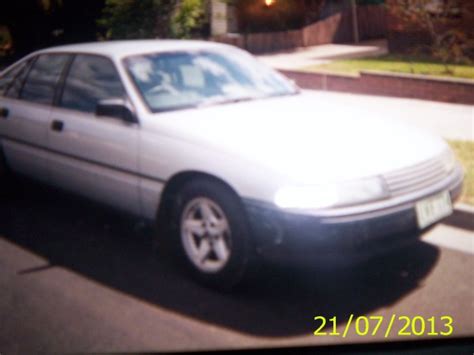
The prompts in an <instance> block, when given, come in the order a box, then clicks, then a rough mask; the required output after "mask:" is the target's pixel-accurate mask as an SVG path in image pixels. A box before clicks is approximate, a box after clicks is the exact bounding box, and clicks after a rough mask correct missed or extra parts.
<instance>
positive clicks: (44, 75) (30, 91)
mask: <svg viewBox="0 0 474 355" xmlns="http://www.w3.org/2000/svg"><path fill="white" fill-rule="evenodd" d="M68 59H69V55H65V54H44V55H40V56H39V57H38V59H37V60H36V61H35V62H34V64H33V67H32V68H31V70H30V72H29V73H28V77H27V79H26V82H25V84H24V86H23V89H22V90H21V95H20V98H21V99H23V100H27V101H31V102H35V103H40V104H45V105H51V104H52V103H53V100H54V94H55V90H56V84H57V83H58V81H59V78H60V77H61V74H62V72H63V69H64V66H65V64H66V62H67V61H68Z"/></svg>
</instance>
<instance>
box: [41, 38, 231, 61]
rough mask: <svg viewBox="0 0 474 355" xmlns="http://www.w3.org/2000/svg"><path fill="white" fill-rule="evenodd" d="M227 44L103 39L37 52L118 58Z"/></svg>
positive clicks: (222, 46) (194, 41)
mask: <svg viewBox="0 0 474 355" xmlns="http://www.w3.org/2000/svg"><path fill="white" fill-rule="evenodd" d="M226 47H228V46H227V45H225V44H220V43H216V42H208V41H197V40H158V39H150V40H128V41H103V42H90V43H80V44H70V45H64V46H58V47H51V48H46V49H43V50H39V51H37V52H35V54H41V53H58V52H60V53H87V54H96V55H105V56H109V57H114V58H117V59H120V58H124V57H127V56H130V55H138V54H144V53H153V52H169V51H183V50H191V51H193V50H199V49H213V48H214V49H216V48H226Z"/></svg>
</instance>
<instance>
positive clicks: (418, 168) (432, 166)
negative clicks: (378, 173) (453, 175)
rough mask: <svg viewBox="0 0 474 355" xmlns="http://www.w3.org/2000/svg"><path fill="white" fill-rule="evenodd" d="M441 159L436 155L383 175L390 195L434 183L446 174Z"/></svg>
mask: <svg viewBox="0 0 474 355" xmlns="http://www.w3.org/2000/svg"><path fill="white" fill-rule="evenodd" d="M448 174H449V172H448V171H446V169H445V166H444V165H443V159H442V158H440V157H436V158H434V159H430V160H428V161H425V162H423V163H421V164H417V165H415V166H411V167H409V168H405V169H400V170H397V171H394V172H391V173H388V174H385V175H384V179H385V182H386V183H387V185H388V189H389V191H390V193H391V195H392V196H400V195H405V194H408V193H410V192H413V191H416V190H421V189H423V188H426V187H429V186H431V185H433V184H436V183H438V182H440V181H442V180H443V179H445V178H446V177H447V176H448Z"/></svg>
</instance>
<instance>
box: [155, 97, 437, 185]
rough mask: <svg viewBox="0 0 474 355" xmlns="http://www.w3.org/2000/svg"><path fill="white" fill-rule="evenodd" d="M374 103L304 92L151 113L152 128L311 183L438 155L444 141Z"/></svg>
mask: <svg viewBox="0 0 474 355" xmlns="http://www.w3.org/2000/svg"><path fill="white" fill-rule="evenodd" d="M396 116H397V112H387V110H386V109H385V108H384V107H383V105H378V106H376V105H374V104H373V102H372V101H370V103H369V101H367V102H366V101H365V100H364V98H361V99H360V100H357V101H355V100H350V101H348V102H345V101H344V97H343V96H341V95H338V94H332V93H317V92H303V93H301V94H299V95H294V96H285V97H275V98H268V99H261V100H256V101H249V102H241V103H237V104H224V105H218V106H212V107H205V108H200V109H194V110H183V111H175V112H168V113H160V114H156V115H153V117H152V118H151V119H150V120H149V121H148V122H149V124H148V127H149V129H151V130H156V132H157V133H160V134H165V135H167V136H169V137H173V138H176V139H183V140H186V141H187V142H193V143H194V144H196V145H201V146H205V147H207V148H211V149H213V150H217V151H218V152H219V153H223V154H227V155H229V158H230V159H232V160H231V161H232V163H233V164H238V165H241V166H243V167H247V168H248V169H262V171H264V172H265V173H275V174H280V175H284V176H286V177H287V178H291V180H292V181H294V182H299V183H305V184H313V183H323V182H328V181H331V182H333V181H342V180H351V179H356V178H361V177H367V176H374V175H380V174H383V173H385V172H391V171H394V170H398V169H401V168H404V167H407V166H411V165H415V164H417V163H420V162H422V161H425V160H427V159H430V158H433V157H434V156H436V155H438V154H440V153H441V152H442V151H443V150H444V149H446V143H445V142H444V141H443V140H442V139H440V138H438V137H436V136H433V135H431V134H430V133H427V132H424V131H420V130H419V129H417V128H414V127H409V126H407V125H406V124H403V123H402V122H398V121H397V120H396Z"/></svg>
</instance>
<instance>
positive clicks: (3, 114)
mask: <svg viewBox="0 0 474 355" xmlns="http://www.w3.org/2000/svg"><path fill="white" fill-rule="evenodd" d="M9 114H10V110H9V109H8V108H6V107H1V108H0V117H3V118H7V117H8V115H9Z"/></svg>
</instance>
